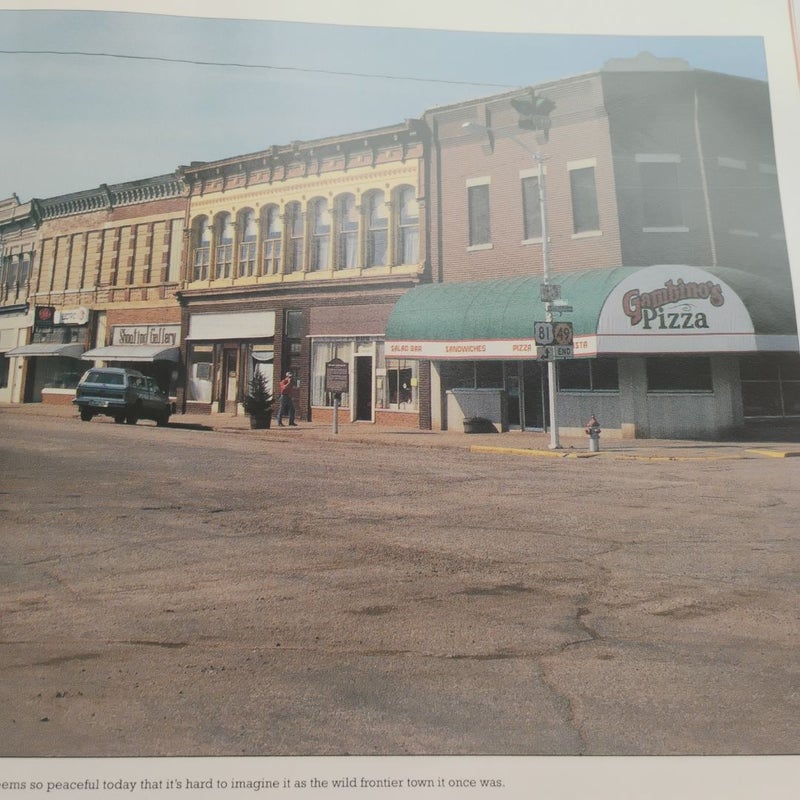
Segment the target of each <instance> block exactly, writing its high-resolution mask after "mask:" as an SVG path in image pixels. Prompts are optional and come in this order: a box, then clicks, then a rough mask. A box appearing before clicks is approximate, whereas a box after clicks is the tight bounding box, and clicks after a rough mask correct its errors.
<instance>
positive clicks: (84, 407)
mask: <svg viewBox="0 0 800 800" xmlns="http://www.w3.org/2000/svg"><path fill="white" fill-rule="evenodd" d="M72 402H73V403H74V404H75V405H76V406H78V409H79V410H80V414H81V419H82V420H83V421H84V422H89V421H90V420H91V419H92V417H94V416H96V415H98V414H102V415H103V416H106V417H113V418H114V422H117V423H123V422H127V423H128V425H135V424H136V423H137V422H138V421H139V420H140V419H151V420H154V421H155V423H156V425H166V424H167V423H168V422H169V418H170V415H171V414H173V413H175V404H174V403H172V402H171V401H170V399H169V397H167V395H166V393H165V392H163V391H161V389H160V388H159V387H158V384H157V383H156V382H155V380H154V379H153V378H151V377H149V376H147V375H142V373H141V372H137V371H136V370H135V369H123V368H121V367H102V368H101V367H95V368H94V369H90V370H87V371H86V372H85V373H84V374H83V377H82V378H81V379H80V382H79V383H78V388H77V389H76V390H75V399H74V400H73V401H72Z"/></svg>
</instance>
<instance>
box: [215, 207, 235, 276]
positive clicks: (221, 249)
mask: <svg viewBox="0 0 800 800" xmlns="http://www.w3.org/2000/svg"><path fill="white" fill-rule="evenodd" d="M216 240H217V247H216V258H215V260H214V277H215V278H217V279H220V278H230V277H231V266H232V262H233V219H232V218H231V215H230V214H228V213H227V212H225V213H222V214H220V215H219V216H218V217H217V219H216Z"/></svg>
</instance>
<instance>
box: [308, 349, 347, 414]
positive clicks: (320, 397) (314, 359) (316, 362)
mask: <svg viewBox="0 0 800 800" xmlns="http://www.w3.org/2000/svg"><path fill="white" fill-rule="evenodd" d="M334 358H338V359H340V360H341V361H344V362H346V363H347V364H352V358H353V343H352V342H346V341H333V342H322V341H314V343H313V344H312V346H311V405H312V406H329V407H330V406H333V395H332V394H330V393H329V392H326V391H325V365H326V364H327V363H328V362H329V361H331V360H332V359H334ZM350 372H351V374H350V379H351V381H352V377H353V376H352V368H351V370H350ZM340 405H341V406H343V407H347V406H349V405H350V396H349V394H347V393H343V394H342V399H341V402H340Z"/></svg>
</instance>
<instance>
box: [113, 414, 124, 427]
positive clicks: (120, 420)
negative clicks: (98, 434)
mask: <svg viewBox="0 0 800 800" xmlns="http://www.w3.org/2000/svg"><path fill="white" fill-rule="evenodd" d="M114 422H116V423H117V425H122V423H123V422H125V417H124V415H121V414H117V415H116V416H115V417H114Z"/></svg>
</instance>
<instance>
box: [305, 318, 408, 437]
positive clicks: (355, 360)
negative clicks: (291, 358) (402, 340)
mask: <svg viewBox="0 0 800 800" xmlns="http://www.w3.org/2000/svg"><path fill="white" fill-rule="evenodd" d="M392 308H393V304H391V303H369V304H352V305H341V306H338V305H337V306H321V307H314V308H312V309H311V311H310V316H311V322H310V338H311V387H310V395H311V397H310V400H311V413H312V418H313V419H314V420H315V421H328V420H329V419H332V415H333V401H334V398H333V395H332V394H330V393H328V392H326V391H325V366H326V364H327V363H328V362H329V361H331V360H332V359H339V360H341V361H344V362H345V363H346V364H347V365H348V376H349V379H350V392H345V393H343V394H342V395H341V401H340V412H339V413H340V420H341V421H347V422H371V423H375V424H378V425H385V426H392V427H408V426H412V427H417V426H418V425H419V362H418V361H417V360H416V359H406V358H401V359H398V358H392V357H391V356H388V355H387V352H386V345H385V341H384V331H385V329H386V324H387V321H388V319H389V315H390V314H391V312H392Z"/></svg>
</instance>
